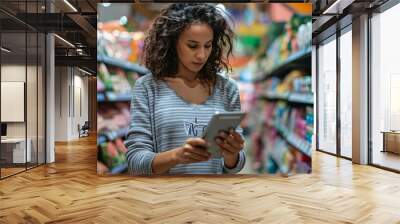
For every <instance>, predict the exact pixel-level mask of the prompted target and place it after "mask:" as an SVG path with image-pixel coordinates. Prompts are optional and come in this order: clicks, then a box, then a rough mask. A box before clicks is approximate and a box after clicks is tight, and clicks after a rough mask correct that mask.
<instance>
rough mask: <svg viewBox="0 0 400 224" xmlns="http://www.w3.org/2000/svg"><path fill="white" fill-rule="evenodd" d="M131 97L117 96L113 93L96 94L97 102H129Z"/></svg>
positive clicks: (126, 95) (125, 95)
mask: <svg viewBox="0 0 400 224" xmlns="http://www.w3.org/2000/svg"><path fill="white" fill-rule="evenodd" d="M130 101H131V95H129V94H117V93H114V92H105V93H97V102H98V103H103V102H130Z"/></svg>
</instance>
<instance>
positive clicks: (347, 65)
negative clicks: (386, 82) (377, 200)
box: [340, 27, 353, 158]
mask: <svg viewBox="0 0 400 224" xmlns="http://www.w3.org/2000/svg"><path fill="white" fill-rule="evenodd" d="M349 28H351V27H349ZM344 32H345V33H343V34H342V35H341V36H340V155H341V156H344V157H348V158H351V157H352V150H351V145H352V144H351V142H352V125H351V124H352V97H353V94H352V77H353V72H352V49H351V48H352V33H351V29H350V30H348V31H347V32H346V31H344Z"/></svg>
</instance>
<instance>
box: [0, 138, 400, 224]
mask: <svg viewBox="0 0 400 224" xmlns="http://www.w3.org/2000/svg"><path fill="white" fill-rule="evenodd" d="M56 153H57V154H56V163H54V164H48V165H44V166H41V167H38V168H36V169H33V170H29V171H27V172H25V173H22V174H20V175H17V176H13V177H10V178H7V179H5V180H2V181H0V201H1V202H2V203H1V204H0V223H18V222H31V223H37V222H55V223H56V222H57V223H58V222H70V223H80V222H84V221H87V220H91V221H92V222H101V223H116V222H118V221H122V222H125V223H126V222H133V221H136V222H139V223H146V222H148V223H192V222H204V223H210V222H213V223H215V222H219V223H249V222H260V223H275V222H279V223H309V222H310V221H314V222H321V223H338V222H370V223H396V222H398V220H400V214H399V213H398V211H399V209H400V201H398V200H393V199H394V198H399V197H400V191H399V190H398V189H400V180H399V178H398V175H397V174H395V173H391V172H388V171H384V170H381V169H377V168H374V167H371V166H359V165H353V164H352V163H351V162H350V161H348V160H344V159H340V158H336V157H332V156H330V155H326V154H324V153H320V152H314V154H313V173H312V174H302V175H295V176H292V177H289V178H283V177H280V176H257V175H226V176H215V175H214V176H168V177H167V176H165V177H129V176H121V175H114V176H98V175H97V174H96V159H95V158H96V136H90V137H89V138H82V139H80V140H78V141H73V142H69V143H67V144H57V149H56ZM28 186H29V187H28Z"/></svg>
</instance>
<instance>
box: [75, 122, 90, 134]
mask: <svg viewBox="0 0 400 224" xmlns="http://www.w3.org/2000/svg"><path fill="white" fill-rule="evenodd" d="M89 129H90V124H89V121H85V123H84V124H83V125H82V127H81V126H80V125H79V124H78V132H79V138H80V137H87V136H89Z"/></svg>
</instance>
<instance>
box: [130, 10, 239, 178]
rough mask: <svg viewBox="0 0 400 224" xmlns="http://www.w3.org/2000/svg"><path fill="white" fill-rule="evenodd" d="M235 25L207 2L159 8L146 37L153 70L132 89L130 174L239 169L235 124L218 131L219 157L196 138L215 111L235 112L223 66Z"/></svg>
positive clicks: (235, 93)
mask: <svg viewBox="0 0 400 224" xmlns="http://www.w3.org/2000/svg"><path fill="white" fill-rule="evenodd" d="M233 35H234V33H233V31H232V29H231V26H230V25H229V23H228V21H227V17H226V14H224V12H223V11H222V10H221V9H219V8H216V7H215V6H213V5H210V4H198V3H177V4H172V5H170V6H169V7H167V8H166V9H164V10H162V11H161V13H160V15H159V16H158V17H157V18H155V20H154V21H153V24H152V26H151V28H150V30H149V32H148V35H147V37H146V39H145V48H144V49H145V50H144V55H145V56H144V59H145V65H146V67H147V68H148V69H149V70H150V71H151V73H149V74H147V75H145V76H143V77H141V78H139V79H138V80H137V81H136V83H135V87H134V90H133V96H132V104H131V111H132V113H131V116H132V121H131V126H130V130H129V132H128V134H127V141H126V146H127V148H128V152H127V154H126V156H127V161H128V170H129V172H130V173H131V174H135V175H138V174H139V175H140V174H145V175H151V174H163V173H169V174H196V173H203V174H205V173H208V174H219V173H237V172H239V171H240V170H241V169H242V168H243V166H244V163H245V154H244V152H243V150H242V149H243V144H244V140H243V138H242V136H241V129H240V128H238V130H229V132H220V133H219V136H218V137H217V138H216V143H217V144H218V146H219V148H220V150H221V156H211V154H210V153H209V152H208V151H207V147H208V143H207V142H206V141H205V140H204V139H202V138H201V134H202V132H203V131H204V130H205V128H206V125H207V123H208V121H209V120H210V119H211V117H212V115H213V114H214V113H215V112H217V111H240V98H239V90H238V87H237V84H236V82H235V81H234V80H233V79H230V78H229V77H226V76H224V75H222V74H221V72H222V71H223V70H225V71H227V72H229V70H230V68H229V65H228V64H227V59H228V57H229V56H230V55H231V53H232V38H233Z"/></svg>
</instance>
